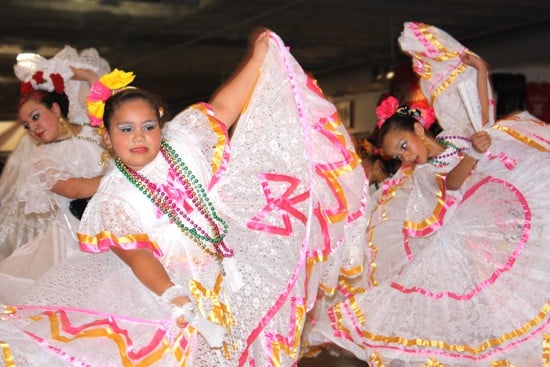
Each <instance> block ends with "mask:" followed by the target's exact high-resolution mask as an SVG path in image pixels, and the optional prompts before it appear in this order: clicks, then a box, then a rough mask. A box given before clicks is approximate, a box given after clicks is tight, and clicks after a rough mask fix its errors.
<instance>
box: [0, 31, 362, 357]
mask: <svg viewBox="0 0 550 367" xmlns="http://www.w3.org/2000/svg"><path fill="white" fill-rule="evenodd" d="M163 134H164V137H165V139H166V140H167V142H168V143H169V144H170V145H171V146H172V147H173V148H174V149H175V151H176V152H177V153H178V154H179V156H180V157H181V158H182V159H183V160H184V161H185V163H186V165H187V166H188V167H189V168H190V170H191V171H192V172H193V174H194V176H195V177H196V179H197V180H198V181H199V182H200V183H201V185H202V186H203V187H204V188H205V189H206V190H207V191H208V197H209V200H210V202H211V203H212V204H213V205H214V207H215V210H216V212H217V214H218V215H219V217H221V218H223V219H224V220H225V221H226V222H227V224H228V232H227V235H226V237H225V241H224V242H225V244H226V245H227V246H228V247H229V248H230V249H231V250H232V251H233V252H234V256H233V257H230V258H226V259H224V260H223V267H224V269H225V275H224V274H223V273H222V272H221V268H220V266H219V264H218V262H217V261H215V260H214V259H213V257H212V256H210V255H208V254H206V253H205V252H204V251H203V250H202V249H201V248H199V247H198V246H197V244H195V243H194V242H192V241H191V240H190V239H189V238H188V237H187V236H186V235H185V234H184V233H183V232H182V231H181V230H180V229H179V228H178V226H176V225H175V224H174V223H172V222H171V220H170V219H169V218H167V217H166V215H163V213H162V212H161V211H160V210H159V209H158V208H157V207H156V206H155V205H153V204H152V202H151V201H150V200H149V199H148V198H147V197H146V196H145V195H144V194H143V193H142V192H140V191H139V190H138V189H136V187H135V186H133V185H132V183H130V181H128V180H127V179H126V178H125V177H124V176H123V175H122V174H121V172H120V171H118V169H114V170H113V171H112V172H110V173H109V174H108V175H107V176H106V177H105V178H104V179H103V181H102V183H101V185H100V188H99V190H98V192H97V194H96V195H95V196H94V198H93V199H92V200H91V202H90V203H89V205H88V208H87V211H86V214H85V216H84V218H83V220H82V224H81V227H80V230H79V237H80V241H81V246H82V248H83V249H84V250H85V251H89V252H97V253H93V254H83V255H81V256H78V257H76V258H73V259H71V260H70V261H67V262H65V263H64V264H62V265H61V266H58V267H57V268H56V269H53V270H52V271H50V272H48V273H47V274H46V275H45V276H44V277H42V278H41V279H40V280H39V282H37V284H36V285H35V286H33V287H32V288H31V289H30V290H29V292H28V293H27V294H25V295H24V297H21V298H20V301H21V302H20V304H19V305H18V306H13V307H7V308H6V310H5V314H6V317H5V321H2V322H0V340H2V341H4V342H5V343H6V344H5V345H7V348H8V350H9V351H10V352H11V353H12V354H13V357H14V359H15V360H16V365H17V366H30V365H44V364H48V363H50V365H56V366H62V365H90V366H120V365H124V366H129V365H144V366H163V367H169V366H268V365H277V366H295V365H296V363H297V360H298V358H299V357H300V347H301V335H302V331H303V329H304V326H305V324H306V320H307V313H308V312H309V311H311V310H313V309H315V307H318V302H317V301H318V298H319V297H321V298H322V297H323V296H325V297H326V298H329V297H330V298H331V299H336V298H337V297H338V296H339V295H341V292H342V291H346V292H349V291H350V290H349V288H346V285H348V284H352V283H353V282H354V281H356V282H357V281H359V282H360V281H362V278H361V277H359V275H360V273H361V271H362V261H363V250H364V244H365V233H366V215H367V212H366V202H367V196H366V195H367V185H366V179H365V176H364V172H363V170H362V167H361V164H360V161H359V158H358V156H357V154H356V153H355V151H354V148H353V144H352V142H351V139H350V137H349V135H348V134H347V133H346V131H345V128H344V127H343V125H342V124H341V122H340V120H339V118H338V116H337V113H336V109H335V107H334V106H333V105H332V104H331V103H329V102H328V101H327V100H325V99H324V98H323V97H322V93H321V92H320V90H319V89H318V88H317V86H316V85H315V83H314V81H313V80H311V79H310V78H309V77H308V76H307V75H306V74H305V73H304V72H303V70H302V69H301V68H300V66H299V65H298V63H297V62H296V61H295V60H294V58H293V57H292V56H291V55H290V53H289V52H288V50H287V49H286V47H285V46H284V44H283V43H282V41H281V40H280V39H279V38H278V37H277V36H276V35H274V34H272V35H271V40H270V48H269V51H268V55H267V56H266V59H265V61H264V64H263V66H262V69H261V72H260V74H259V79H258V81H257V85H256V87H255V90H254V92H253V95H252V96H251V99H250V101H249V103H248V106H247V109H246V111H244V112H243V114H242V116H241V118H240V119H239V121H238V125H237V127H236V130H235V132H234V134H233V137H232V140H231V149H230V148H229V144H228V143H229V142H228V135H227V132H226V131H225V126H224V125H223V124H222V123H221V122H220V121H218V120H216V118H215V116H213V114H212V111H211V110H210V108H209V106H208V105H205V104H198V105H195V106H192V107H190V108H188V109H186V110H185V111H183V112H182V113H180V114H179V115H178V116H176V117H175V119H174V120H172V121H170V122H169V123H168V125H167V126H166V127H165V128H164V131H163ZM139 173H140V174H142V175H144V176H146V177H147V178H148V179H149V180H151V181H153V182H155V183H156V184H157V187H162V188H163V190H164V192H165V193H166V194H167V195H168V196H170V197H171V198H172V200H173V202H174V203H177V205H178V207H180V208H182V209H185V208H186V200H188V197H187V196H186V194H185V192H184V191H183V190H182V187H181V184H179V181H178V180H176V179H174V175H173V172H172V170H171V169H169V165H168V163H167V161H166V160H165V159H164V158H163V157H162V156H161V155H160V154H159V155H158V156H157V157H156V158H155V159H154V161H153V162H151V163H150V164H149V165H148V166H146V167H144V168H143V169H142V170H140V171H139ZM188 215H189V216H190V217H191V218H193V219H194V220H195V221H196V222H197V223H198V224H199V226H201V225H203V223H202V222H200V217H199V216H196V212H195V211H190V213H188ZM113 245H115V246H121V247H125V248H138V247H144V248H151V249H153V250H154V251H155V253H156V255H157V256H158V258H159V259H160V261H161V262H162V263H163V265H164V266H165V268H166V269H167V271H168V274H169V276H170V277H171V279H172V280H173V281H174V282H175V283H178V284H180V285H182V286H183V287H184V288H185V289H187V290H188V292H189V294H190V295H191V299H192V300H193V302H195V304H196V305H197V308H198V309H199V311H200V315H201V317H202V318H204V319H205V320H209V321H210V322H212V323H213V324H217V325H218V326H222V327H223V328H224V329H225V330H226V336H225V339H224V343H223V345H222V346H221V347H211V346H209V345H208V343H207V342H206V340H205V338H204V337H203V334H208V333H209V330H208V328H207V329H205V330H200V332H198V331H197V330H196V329H194V328H193V327H192V326H191V325H187V326H185V327H183V328H181V329H179V328H177V327H176V326H175V324H174V320H172V319H171V316H170V309H168V308H167V306H166V305H164V304H162V303H161V302H160V301H159V299H158V297H157V296H156V295H154V294H153V293H152V292H151V291H149V290H148V289H147V288H146V287H145V286H143V285H142V284H141V283H140V282H139V281H138V280H137V279H136V277H135V275H134V274H133V273H132V272H131V270H130V268H129V267H128V266H127V265H126V264H124V263H123V262H122V261H121V260H120V259H119V258H118V257H116V256H115V255H114V254H113V253H112V252H110V251H108V247H109V246H113ZM324 304H325V303H323V305H324ZM212 330H213V329H212ZM201 333H202V334H201Z"/></svg>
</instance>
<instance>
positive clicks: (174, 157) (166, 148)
mask: <svg viewBox="0 0 550 367" xmlns="http://www.w3.org/2000/svg"><path fill="white" fill-rule="evenodd" d="M160 153H161V154H162V156H163V158H164V160H165V161H166V162H167V163H168V166H169V169H170V170H172V172H173V173H174V174H175V177H176V179H177V180H178V181H179V182H180V183H181V184H182V185H183V187H184V188H185V192H186V194H187V195H188V196H189V198H190V199H191V202H192V204H193V205H194V206H195V208H196V209H197V210H196V211H197V212H198V213H199V214H200V215H201V216H202V217H203V218H204V219H205V220H206V222H207V223H208V227H210V230H211V233H212V234H208V233H207V231H206V230H205V229H204V228H201V227H200V226H199V225H198V224H197V223H195V221H193V219H191V218H190V217H189V216H188V215H187V213H185V212H184V211H183V210H182V209H181V208H179V207H178V206H177V204H176V203H174V202H173V200H172V199H171V198H170V197H168V195H167V194H166V193H165V192H164V191H163V190H162V189H161V188H160V187H158V186H157V184H156V183H154V182H151V181H150V180H149V179H148V178H146V177H145V176H143V175H141V174H140V173H138V172H136V171H135V170H133V169H132V168H130V167H128V166H127V165H126V164H124V163H123V162H122V161H121V160H120V159H119V158H117V159H116V160H115V164H116V166H117V168H118V169H119V171H120V172H122V174H123V175H124V176H125V177H126V178H127V179H128V181H130V182H131V183H132V185H134V186H135V187H136V188H137V189H138V190H139V191H140V192H141V193H142V194H143V195H145V196H147V198H149V199H150V200H151V202H152V203H153V204H155V206H156V207H157V208H159V209H160V210H162V212H163V213H164V214H166V215H167V216H168V218H170V219H171V220H172V221H173V222H174V223H175V224H176V225H177V226H178V228H179V229H180V231H181V232H182V233H183V234H185V235H186V236H187V237H188V238H189V239H191V241H193V242H194V243H195V244H196V245H197V246H199V247H200V248H201V249H202V250H203V251H204V252H206V253H207V254H209V255H211V256H212V257H214V258H215V259H216V261H218V262H219V263H220V267H221V268H222V273H223V272H224V271H223V266H222V260H223V259H224V258H225V257H231V256H233V250H231V249H229V248H228V247H227V246H226V244H225V243H224V238H225V235H226V234H227V227H228V226H227V223H226V222H225V220H223V219H222V218H220V217H219V216H218V214H217V213H216V210H215V209H214V206H213V205H212V203H211V202H210V199H209V198H208V195H207V193H206V190H205V189H204V187H203V186H202V185H201V184H200V182H199V180H198V179H197V178H196V177H195V175H194V174H193V172H192V171H191V170H190V169H189V167H187V165H186V164H185V163H184V162H183V160H182V159H181V157H180V156H179V155H178V153H177V152H176V151H175V150H174V148H172V147H171V146H170V145H169V144H168V143H167V142H166V141H165V140H163V141H162V142H161V147H160ZM218 224H221V226H223V232H220V226H218ZM210 245H211V247H210ZM212 247H213V248H212Z"/></svg>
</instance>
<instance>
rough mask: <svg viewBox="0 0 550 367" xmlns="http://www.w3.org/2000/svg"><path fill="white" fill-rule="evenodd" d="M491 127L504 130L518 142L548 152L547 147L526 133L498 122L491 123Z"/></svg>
mask: <svg viewBox="0 0 550 367" xmlns="http://www.w3.org/2000/svg"><path fill="white" fill-rule="evenodd" d="M492 128H493V129H495V130H499V131H503V132H505V133H506V134H508V135H510V136H511V137H513V138H514V139H516V140H519V141H520V142H522V143H524V144H526V145H528V146H530V147H531V148H535V149H537V150H539V151H541V152H550V150H549V149H547V148H545V147H544V146H542V145H541V144H539V143H537V142H536V141H534V140H533V139H531V138H530V137H528V136H526V135H523V134H522V133H520V132H519V131H516V130H514V129H512V128H511V127H509V126H502V125H499V124H498V123H497V124H495V125H493V126H492Z"/></svg>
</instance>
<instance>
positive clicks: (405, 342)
mask: <svg viewBox="0 0 550 367" xmlns="http://www.w3.org/2000/svg"><path fill="white" fill-rule="evenodd" d="M549 311H550V302H547V303H546V304H545V305H544V306H543V307H542V308H541V310H540V311H539V314H538V315H537V316H536V317H535V318H533V319H532V320H529V321H528V322H526V323H525V324H524V325H523V326H522V327H520V328H518V329H516V330H513V331H511V332H509V333H506V334H503V335H502V336H500V337H498V338H494V339H490V340H488V341H486V342H485V343H482V344H480V345H478V346H477V347H470V346H468V345H465V344H449V343H445V342H442V341H438V340H425V339H420V338H417V339H405V338H401V337H398V336H392V337H389V336H384V335H377V334H373V333H370V332H368V331H364V330H363V331H362V333H361V334H362V335H363V337H364V338H366V339H369V340H372V341H381V342H383V343H385V344H390V345H391V344H397V345H402V346H406V347H410V346H418V347H434V348H438V349H443V350H446V351H448V352H455V353H464V352H466V353H468V354H470V355H479V354H481V353H482V352H483V351H486V350H488V349H489V348H491V347H497V346H500V345H502V344H504V343H505V342H507V341H510V340H512V339H514V338H518V337H520V336H523V335H525V334H527V332H528V331H529V330H532V329H533V328H535V327H536V326H537V325H539V324H541V323H542V322H543V320H544V319H545V318H546V317H548V312H549ZM546 341H547V340H546ZM546 354H547V353H546Z"/></svg>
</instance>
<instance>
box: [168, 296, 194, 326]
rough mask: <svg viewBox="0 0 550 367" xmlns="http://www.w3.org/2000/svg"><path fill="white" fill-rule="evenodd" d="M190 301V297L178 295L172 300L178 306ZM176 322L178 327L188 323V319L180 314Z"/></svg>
mask: <svg viewBox="0 0 550 367" xmlns="http://www.w3.org/2000/svg"><path fill="white" fill-rule="evenodd" d="M188 302H190V299H189V298H188V297H186V296H177V297H176V298H174V299H173V300H172V304H174V305H176V306H178V307H183V306H184V305H185V304H186V303H188ZM176 324H177V325H178V327H180V328H182V327H184V326H185V325H186V324H187V320H186V319H185V317H184V316H183V315H181V316H178V318H176Z"/></svg>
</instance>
